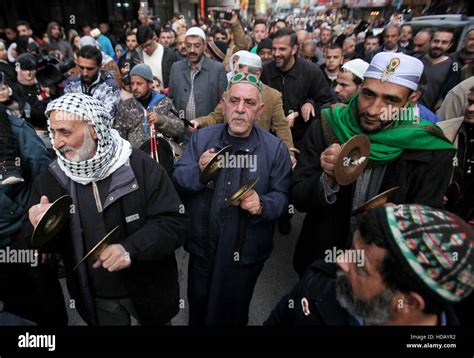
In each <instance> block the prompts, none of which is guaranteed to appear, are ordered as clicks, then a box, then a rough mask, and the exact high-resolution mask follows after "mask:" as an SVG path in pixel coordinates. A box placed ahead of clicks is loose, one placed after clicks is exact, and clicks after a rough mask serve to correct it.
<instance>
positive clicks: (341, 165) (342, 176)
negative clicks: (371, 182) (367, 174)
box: [334, 134, 370, 185]
mask: <svg viewBox="0 0 474 358" xmlns="http://www.w3.org/2000/svg"><path fill="white" fill-rule="evenodd" d="M369 156H370V141H369V138H367V136H365V135H363V134H358V135H356V136H354V137H352V138H351V139H349V140H348V141H347V142H346V143H344V145H343V146H342V150H341V153H340V154H339V157H338V159H337V162H336V165H335V166H334V174H335V177H336V181H337V182H338V184H339V185H349V184H352V183H353V182H355V181H356V180H357V178H358V177H359V175H360V174H361V173H362V172H363V171H364V169H365V167H366V166H367V164H368V163H369Z"/></svg>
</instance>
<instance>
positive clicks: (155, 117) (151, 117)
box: [146, 112, 160, 124]
mask: <svg viewBox="0 0 474 358" xmlns="http://www.w3.org/2000/svg"><path fill="white" fill-rule="evenodd" d="M146 117H147V118H148V120H149V121H150V124H151V123H155V122H158V121H159V120H160V116H159V115H158V113H155V112H148V113H147V115H146Z"/></svg>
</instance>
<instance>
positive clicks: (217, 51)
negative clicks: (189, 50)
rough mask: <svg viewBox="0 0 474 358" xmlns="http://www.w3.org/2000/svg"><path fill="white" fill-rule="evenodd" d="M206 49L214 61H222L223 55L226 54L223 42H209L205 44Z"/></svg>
mask: <svg viewBox="0 0 474 358" xmlns="http://www.w3.org/2000/svg"><path fill="white" fill-rule="evenodd" d="M207 49H208V50H209V52H210V53H211V54H212V56H213V57H214V58H215V59H216V61H219V62H222V61H224V59H225V54H226V53H227V44H226V43H225V42H224V41H209V42H208V43H207Z"/></svg>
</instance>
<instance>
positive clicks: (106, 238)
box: [73, 225, 118, 271]
mask: <svg viewBox="0 0 474 358" xmlns="http://www.w3.org/2000/svg"><path fill="white" fill-rule="evenodd" d="M117 229H118V225H117V226H116V227H114V228H113V229H112V230H111V231H110V232H109V233H108V234H107V235H105V236H104V238H103V239H102V240H100V241H99V242H98V243H97V244H96V245H95V246H94V247H93V248H92V249H90V251H89V252H88V253H87V254H86V255H85V256H84V257H83V258H82V259H81V261H79V263H78V264H77V265H76V266H75V267H74V269H73V271H75V270H76V269H77V268H78V267H79V266H80V265H81V264H82V263H83V262H84V261H86V260H87V259H88V258H89V257H91V256H92V255H94V256H96V257H99V256H100V254H101V253H102V251H104V249H105V248H106V247H107V246H109V241H110V239H111V238H112V234H113V233H114V232H115V230H117Z"/></svg>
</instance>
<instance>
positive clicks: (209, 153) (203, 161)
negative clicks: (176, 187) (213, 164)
mask: <svg viewBox="0 0 474 358" xmlns="http://www.w3.org/2000/svg"><path fill="white" fill-rule="evenodd" d="M215 155H216V150H215V149H214V148H211V149H208V150H206V151H205V152H204V153H202V154H201V157H200V158H199V169H200V170H201V172H202V171H203V170H204V168H205V167H206V165H207V164H208V163H209V162H210V161H211V159H212V158H214V156H215Z"/></svg>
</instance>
